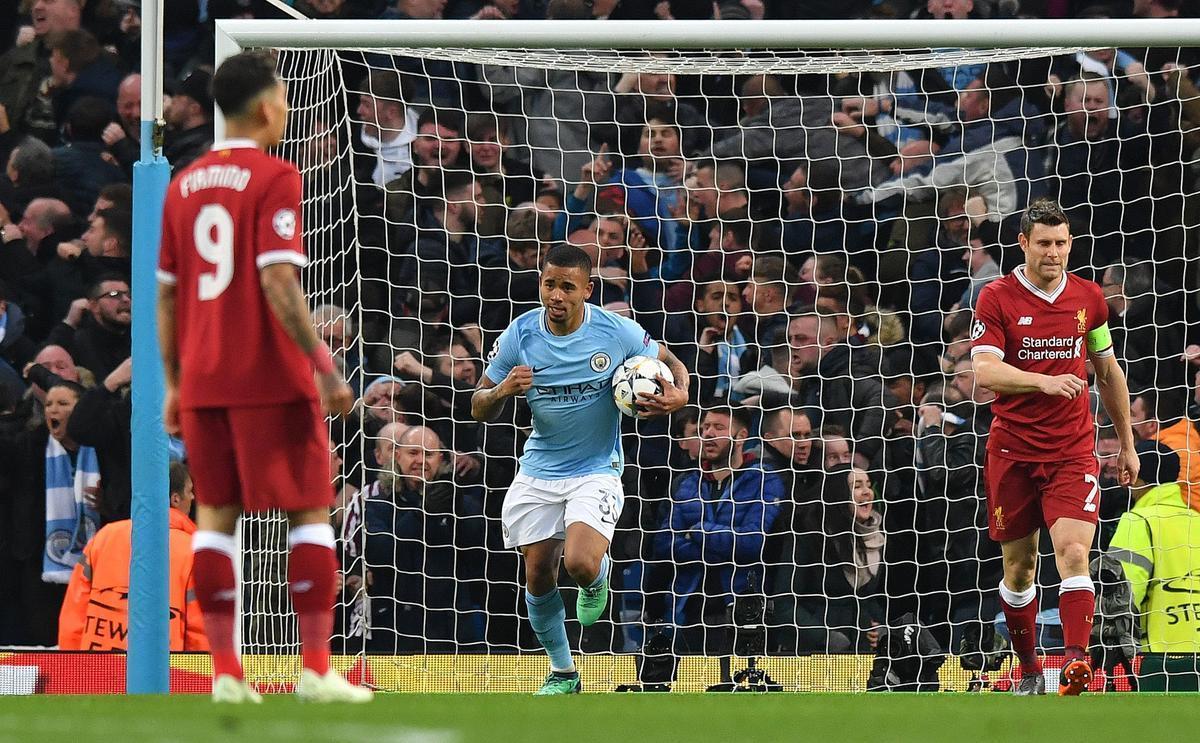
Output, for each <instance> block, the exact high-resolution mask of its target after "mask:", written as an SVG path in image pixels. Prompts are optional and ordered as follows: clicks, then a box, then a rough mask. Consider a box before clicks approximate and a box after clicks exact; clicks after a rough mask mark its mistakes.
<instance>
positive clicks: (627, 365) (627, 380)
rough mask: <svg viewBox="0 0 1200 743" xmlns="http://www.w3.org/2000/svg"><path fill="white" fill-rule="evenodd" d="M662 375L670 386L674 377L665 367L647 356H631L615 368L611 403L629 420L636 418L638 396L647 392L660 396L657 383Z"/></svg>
mask: <svg viewBox="0 0 1200 743" xmlns="http://www.w3.org/2000/svg"><path fill="white" fill-rule="evenodd" d="M660 374H661V375H662V376H663V378H664V379H666V380H667V381H668V382H670V383H671V384H674V383H675V377H674V375H672V374H671V370H670V369H669V368H667V365H666V364H664V363H663V362H661V361H659V360H658V359H652V358H650V357H649V356H631V357H629V358H628V359H625V362H624V363H622V364H621V365H620V366H618V367H617V370H616V371H615V372H613V375H612V392H613V402H615V403H616V404H617V410H620V411H621V412H622V413H623V414H625V415H628V416H629V417H631V418H635V417H637V413H638V411H637V405H636V404H635V403H636V402H637V399H638V394H640V393H642V392H649V393H652V394H655V395H657V394H661V393H662V391H663V390H662V385H661V384H659V383H658V375H660Z"/></svg>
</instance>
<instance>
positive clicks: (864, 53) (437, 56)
mask: <svg viewBox="0 0 1200 743" xmlns="http://www.w3.org/2000/svg"><path fill="white" fill-rule="evenodd" d="M377 51H378V52H379V53H381V54H390V55H396V56H407V57H414V58H419V59H429V60H441V61H446V62H464V63H467V64H488V65H512V66H514V67H527V68H533V69H544V70H574V71H579V72H603V73H610V72H620V73H623V72H648V73H669V74H672V75H696V74H705V75H757V74H774V75H809V74H818V75H828V74H835V73H839V72H855V73H858V72H889V71H907V70H921V69H927V68H931V67H943V66H945V64H946V53H945V51H936V50H929V51H922V50H909V49H837V50H833V49H831V50H826V51H821V50H805V49H797V50H790V51H780V50H774V49H747V50H735V51H729V50H705V49H692V50H677V51H669V52H663V51H654V52H649V51H646V52H638V53H628V52H625V53H622V52H619V51H615V50H612V49H569V50H564V49H514V48H511V47H508V48H486V47H485V48H479V49H462V48H454V49H445V48H438V47H429V48H422V49H378V50H377ZM1080 51H1083V49H1082V48H1081V47H1057V48H1052V49H1045V48H1037V47H1014V48H1007V49H956V50H954V57H955V63H956V64H990V63H993V62H1010V61H1013V60H1018V59H1029V58H1030V57H1044V56H1047V55H1062V54H1075V53H1077V52H1080Z"/></svg>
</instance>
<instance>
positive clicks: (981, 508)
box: [917, 403, 1004, 622]
mask: <svg viewBox="0 0 1200 743" xmlns="http://www.w3.org/2000/svg"><path fill="white" fill-rule="evenodd" d="M969 405H970V404H969V403H965V404H959V405H956V406H954V409H953V411H952V412H955V413H956V414H957V413H958V412H959V411H962V410H965V409H966V408H967V406H969ZM971 417H972V418H973V417H974V416H971ZM986 446H987V437H986V436H977V435H976V434H975V432H974V431H973V430H972V429H971V426H970V425H968V424H964V426H963V430H961V431H955V432H954V433H952V434H949V435H947V434H946V433H945V432H944V431H943V429H942V427H941V426H931V427H929V428H925V429H924V430H923V431H922V432H921V435H920V437H919V438H918V439H917V453H918V457H919V461H920V467H919V470H918V480H919V485H920V490H919V493H918V506H917V514H918V515H917V522H918V523H917V525H918V529H919V530H920V533H921V540H920V551H919V554H918V555H917V561H918V564H919V565H920V578H919V587H918V591H919V593H920V595H921V597H922V612H921V618H922V619H923V620H925V621H938V622H945V621H946V620H947V618H949V617H951V616H952V614H953V613H954V612H955V611H961V612H963V613H964V614H963V616H962V617H960V618H964V619H965V618H968V617H970V618H973V617H978V616H980V603H981V601H982V600H983V598H984V596H990V595H994V594H995V591H996V586H997V585H999V583H1000V578H1001V577H1002V575H1003V573H1004V569H1003V565H1002V562H1001V560H1000V548H999V545H998V544H996V543H995V542H993V541H992V540H991V539H990V538H989V537H988V533H987V523H988V519H987V499H986V498H985V496H984V489H983V462H984V458H985V456H986V453H985V447H986Z"/></svg>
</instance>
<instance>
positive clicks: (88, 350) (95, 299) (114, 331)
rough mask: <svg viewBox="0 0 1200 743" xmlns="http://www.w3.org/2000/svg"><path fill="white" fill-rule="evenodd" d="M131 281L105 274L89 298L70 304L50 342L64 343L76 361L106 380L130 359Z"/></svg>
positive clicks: (94, 286) (61, 344)
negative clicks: (123, 362)
mask: <svg viewBox="0 0 1200 743" xmlns="http://www.w3.org/2000/svg"><path fill="white" fill-rule="evenodd" d="M131 317H132V315H131V314H130V295H129V282H127V281H125V279H123V278H120V277H114V276H102V277H101V278H100V279H98V280H97V281H96V282H95V283H94V284H92V285H91V287H89V288H88V292H87V299H79V300H76V301H75V302H73V303H72V304H71V310H70V311H69V312H68V313H67V316H66V317H65V318H64V319H63V321H62V322H61V323H59V324H58V325H57V326H55V327H54V329H53V330H51V331H50V338H49V341H50V342H51V343H53V344H55V345H59V346H62V347H63V348H65V349H66V350H67V352H68V353H70V354H71V357H72V358H74V359H75V361H76V363H78V364H79V365H80V366H84V367H86V368H88V369H89V370H91V371H92V373H93V374H95V375H96V378H97V379H104V378H105V377H107V376H108V375H109V374H111V373H112V372H113V370H114V369H116V368H117V367H118V366H120V365H121V362H122V361H124V360H125V359H127V358H129V322H130V319H131Z"/></svg>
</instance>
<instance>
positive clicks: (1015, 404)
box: [971, 266, 1113, 462]
mask: <svg viewBox="0 0 1200 743" xmlns="http://www.w3.org/2000/svg"><path fill="white" fill-rule="evenodd" d="M1106 322H1108V305H1107V304H1105V302H1104V294H1103V293H1102V292H1101V290H1100V287H1099V286H1097V285H1096V284H1095V283H1093V282H1091V281H1087V280H1085V279H1081V278H1079V277H1078V276H1072V275H1071V274H1064V278H1063V281H1061V282H1059V285H1058V287H1057V288H1056V289H1055V290H1054V292H1052V293H1050V294H1047V293H1046V292H1043V291H1042V290H1041V289H1039V288H1037V287H1036V286H1034V284H1033V282H1031V281H1030V280H1029V279H1028V278H1027V277H1026V276H1025V267H1024V266H1019V267H1018V268H1017V270H1015V271H1013V272H1012V273H1011V274H1009V275H1008V276H1004V277H1002V278H999V279H997V280H995V281H993V282H992V283H990V284H988V285H987V286H986V287H984V289H983V291H982V292H981V293H980V295H979V301H978V302H977V303H976V306H975V322H974V324H973V325H972V327H971V340H972V346H971V355H972V356H975V355H976V354H978V353H983V352H990V353H994V354H996V355H998V356H999V357H1000V358H1001V359H1003V360H1004V361H1005V362H1007V363H1008V364H1011V365H1012V366H1015V367H1016V368H1018V369H1020V370H1022V371H1027V372H1034V373H1038V374H1048V375H1050V376H1056V375H1059V374H1074V375H1075V376H1077V377H1079V378H1080V379H1082V380H1084V381H1085V383H1086V381H1087V378H1088V375H1087V367H1086V362H1087V352H1088V351H1087V334H1088V333H1089V332H1090V331H1092V330H1094V329H1095V328H1098V327H1100V326H1101V325H1103V324H1104V323H1106ZM1112 353H1113V349H1112V346H1111V345H1110V346H1109V347H1108V348H1103V349H1098V350H1097V355H1100V356H1107V355H1111V354H1112ZM1088 398H1089V396H1088V394H1087V388H1086V386H1085V388H1084V391H1083V393H1082V394H1080V395H1078V396H1077V397H1076V398H1075V399H1073V400H1068V399H1066V398H1065V397H1052V396H1050V395H1046V394H1044V393H1041V392H1027V393H1024V394H1020V395H997V397H996V400H995V402H993V403H992V413H993V415H994V419H993V421H992V432H991V436H990V437H989V438H988V451H990V452H992V453H993V454H995V455H997V456H1001V457H1005V458H1007V459H1016V460H1021V461H1026V462H1052V461H1057V460H1064V459H1071V458H1075V457H1087V456H1093V455H1094V452H1095V447H1094V445H1093V437H1094V429H1093V421H1092V411H1091V409H1090V407H1089V406H1088Z"/></svg>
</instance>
